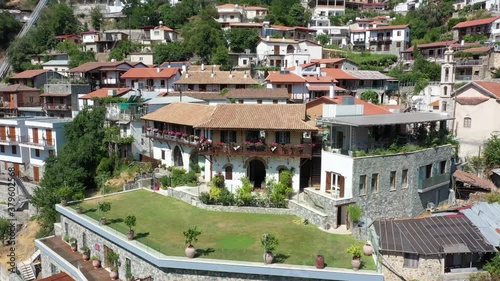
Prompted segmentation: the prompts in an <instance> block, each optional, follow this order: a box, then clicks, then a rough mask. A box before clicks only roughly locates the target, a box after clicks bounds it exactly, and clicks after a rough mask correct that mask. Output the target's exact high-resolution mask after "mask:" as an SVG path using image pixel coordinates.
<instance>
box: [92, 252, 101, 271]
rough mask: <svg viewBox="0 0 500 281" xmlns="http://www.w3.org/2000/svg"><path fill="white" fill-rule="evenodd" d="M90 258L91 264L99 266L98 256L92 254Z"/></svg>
mask: <svg viewBox="0 0 500 281" xmlns="http://www.w3.org/2000/svg"><path fill="white" fill-rule="evenodd" d="M90 260H91V261H92V265H93V266H94V267H95V268H99V267H101V259H100V258H99V257H98V256H96V255H92V257H90Z"/></svg>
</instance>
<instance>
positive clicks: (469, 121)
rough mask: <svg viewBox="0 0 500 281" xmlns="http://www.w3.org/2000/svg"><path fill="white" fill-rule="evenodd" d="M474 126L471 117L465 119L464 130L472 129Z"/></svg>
mask: <svg viewBox="0 0 500 281" xmlns="http://www.w3.org/2000/svg"><path fill="white" fill-rule="evenodd" d="M471 125H472V119H471V118H470V117H465V118H464V128H470V127H471Z"/></svg>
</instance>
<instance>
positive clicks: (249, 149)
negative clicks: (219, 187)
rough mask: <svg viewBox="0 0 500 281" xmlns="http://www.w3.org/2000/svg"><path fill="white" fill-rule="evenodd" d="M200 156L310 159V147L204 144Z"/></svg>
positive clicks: (305, 145)
mask: <svg viewBox="0 0 500 281" xmlns="http://www.w3.org/2000/svg"><path fill="white" fill-rule="evenodd" d="M199 152H200V154H202V155H261V156H282V157H301V158H311V157H312V146H311V145H308V144H304V145H301V144H297V145H293V144H285V145H280V144H276V145H273V144H267V145H266V144H262V145H258V144H245V143H238V144H236V143H231V144H229V143H224V144H217V143H215V144H206V143H203V144H201V145H200V147H199Z"/></svg>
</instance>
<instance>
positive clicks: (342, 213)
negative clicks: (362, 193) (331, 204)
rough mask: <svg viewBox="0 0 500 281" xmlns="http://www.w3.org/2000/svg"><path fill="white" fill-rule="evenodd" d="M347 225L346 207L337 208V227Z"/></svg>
mask: <svg viewBox="0 0 500 281" xmlns="http://www.w3.org/2000/svg"><path fill="white" fill-rule="evenodd" d="M342 225H347V205H341V206H338V207H337V227H340V226H342Z"/></svg>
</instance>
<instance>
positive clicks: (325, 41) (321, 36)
mask: <svg viewBox="0 0 500 281" xmlns="http://www.w3.org/2000/svg"><path fill="white" fill-rule="evenodd" d="M314 39H315V40H316V41H318V42H319V43H320V44H321V45H322V46H324V45H326V44H328V42H330V36H328V34H324V33H321V34H319V35H317V36H316V38H314Z"/></svg>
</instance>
